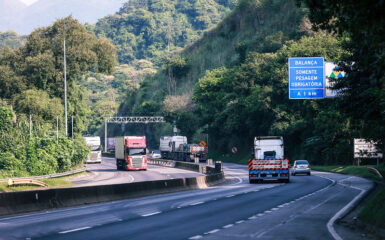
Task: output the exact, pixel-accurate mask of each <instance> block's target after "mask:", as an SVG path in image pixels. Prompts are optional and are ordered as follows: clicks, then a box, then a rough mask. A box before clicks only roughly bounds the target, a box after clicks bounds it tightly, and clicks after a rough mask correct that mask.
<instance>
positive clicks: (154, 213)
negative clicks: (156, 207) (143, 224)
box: [142, 212, 162, 217]
mask: <svg viewBox="0 0 385 240" xmlns="http://www.w3.org/2000/svg"><path fill="white" fill-rule="evenodd" d="M159 213H162V212H152V213H147V214H144V215H142V217H149V216H153V215H156V214H159Z"/></svg>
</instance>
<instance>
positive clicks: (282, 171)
mask: <svg viewBox="0 0 385 240" xmlns="http://www.w3.org/2000/svg"><path fill="white" fill-rule="evenodd" d="M264 180H278V181H280V182H287V183H288V182H289V181H290V169H289V160H288V159H285V158H284V143H283V137H281V136H260V137H255V138H254V147H253V153H252V158H251V159H249V182H250V183H256V182H261V181H264Z"/></svg>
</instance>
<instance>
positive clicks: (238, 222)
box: [235, 220, 245, 224]
mask: <svg viewBox="0 0 385 240" xmlns="http://www.w3.org/2000/svg"><path fill="white" fill-rule="evenodd" d="M244 222H245V220H239V221H236V222H235V223H236V224H241V223H244Z"/></svg>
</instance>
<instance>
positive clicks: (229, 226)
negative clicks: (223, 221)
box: [223, 224, 234, 228]
mask: <svg viewBox="0 0 385 240" xmlns="http://www.w3.org/2000/svg"><path fill="white" fill-rule="evenodd" d="M232 226H234V224H228V225H226V226H223V228H231V227H232Z"/></svg>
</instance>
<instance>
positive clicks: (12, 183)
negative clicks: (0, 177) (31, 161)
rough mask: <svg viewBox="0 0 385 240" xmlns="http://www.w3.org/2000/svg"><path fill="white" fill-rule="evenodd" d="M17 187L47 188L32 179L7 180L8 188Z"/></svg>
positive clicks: (45, 185)
mask: <svg viewBox="0 0 385 240" xmlns="http://www.w3.org/2000/svg"><path fill="white" fill-rule="evenodd" d="M17 185H35V186H41V187H48V185H47V184H45V183H43V182H40V181H37V180H32V179H19V180H14V179H9V180H8V187H10V186H17Z"/></svg>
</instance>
